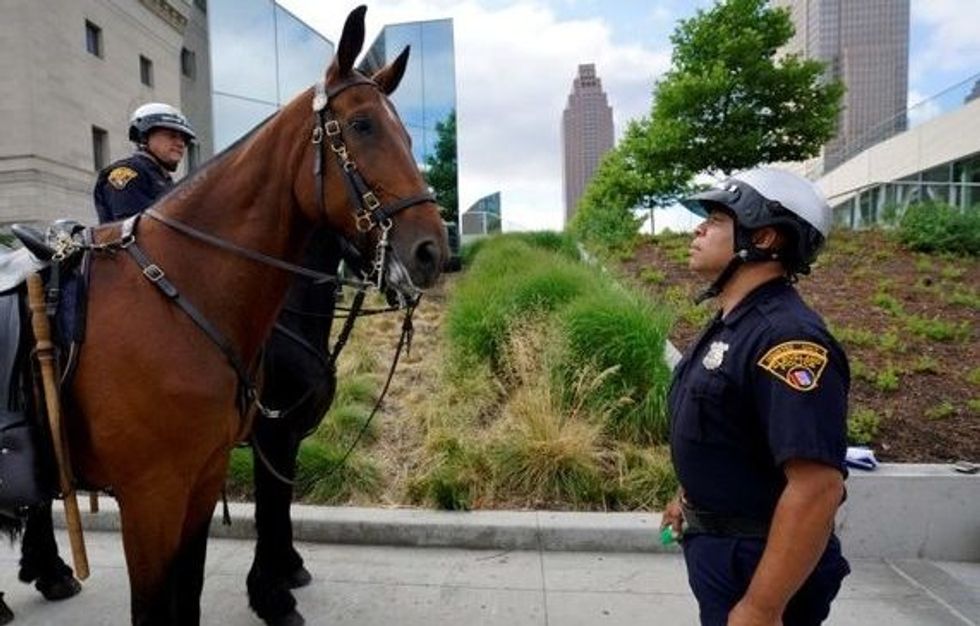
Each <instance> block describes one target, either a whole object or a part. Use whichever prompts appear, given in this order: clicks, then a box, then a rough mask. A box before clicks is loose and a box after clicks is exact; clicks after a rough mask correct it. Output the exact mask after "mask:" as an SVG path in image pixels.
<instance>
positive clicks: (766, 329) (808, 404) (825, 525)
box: [663, 168, 850, 626]
mask: <svg viewBox="0 0 980 626" xmlns="http://www.w3.org/2000/svg"><path fill="white" fill-rule="evenodd" d="M683 203H684V205H685V206H686V207H687V208H688V209H689V210H691V211H693V212H694V213H697V214H698V215H701V216H703V217H704V218H705V219H704V221H703V222H702V223H701V224H700V225H699V226H698V227H697V230H695V234H694V239H693V241H692V242H691V246H690V261H689V266H690V267H691V269H692V270H694V271H695V272H696V273H698V274H699V275H700V276H702V277H704V278H705V279H706V280H710V281H711V284H710V286H709V287H708V289H706V290H705V292H704V293H703V294H701V296H700V297H699V298H700V299H705V298H708V297H715V298H716V299H717V303H718V304H719V305H720V311H719V312H718V314H717V315H716V317H715V318H714V320H713V321H712V322H711V323H710V324H709V325H708V327H707V328H706V329H705V330H704V332H703V333H702V334H701V336H700V337H699V338H698V339H697V340H696V341H695V343H694V345H692V346H691V347H690V348H689V349H688V351H687V353H686V354H685V356H684V358H683V359H682V360H681V362H680V363H679V364H678V366H677V369H676V371H675V374H674V380H673V383H672V386H671V390H670V394H669V398H668V406H669V410H670V415H671V434H670V445H671V452H672V457H673V463H674V468H675V470H676V472H677V477H678V479H679V482H680V485H681V488H680V490H679V494H678V497H677V499H676V500H675V501H674V502H671V503H670V504H669V505H668V507H667V509H666V510H665V512H664V517H663V520H664V521H663V525H664V527H665V528H666V527H670V528H671V529H672V530H673V531H674V532H675V534H678V535H682V547H683V550H684V558H685V561H686V563H687V570H688V580H689V582H690V585H691V589H692V591H693V592H694V595H695V597H696V598H697V601H698V605H699V608H700V614H701V623H702V624H703V625H717V624H728V625H729V626H735V625H738V626H741V625H746V624H753V625H754V624H766V625H776V624H785V625H786V626H796V625H810V624H819V623H821V622H822V621H823V620H824V619H826V617H827V615H828V614H829V611H830V603H831V601H832V600H833V598H834V597H835V596H836V594H837V591H838V590H839V588H840V584H841V580H842V579H843V578H844V577H845V576H846V575H847V574H848V573H849V571H850V568H849V566H848V564H847V561H846V560H845V559H844V558H843V557H842V556H841V550H840V544H839V542H838V540H837V537H836V536H835V535H834V533H833V525H834V515H835V512H836V511H837V508H838V506H839V505H840V503H841V502H842V500H843V497H844V479H845V478H846V475H847V474H846V469H845V466H844V456H845V451H846V416H847V393H848V388H849V385H850V373H849V370H848V365H847V359H846V357H845V355H844V351H843V350H842V349H841V347H840V345H838V343H837V341H836V340H835V339H834V338H833V337H832V336H831V335H830V333H829V332H828V330H827V328H826V326H825V325H824V322H823V320H822V319H821V318H820V316H819V315H817V314H816V313H814V312H813V311H812V310H811V309H810V308H809V307H808V306H807V305H806V304H805V303H804V302H803V300H802V299H801V298H800V296H799V294H798V293H797V292H796V290H795V289H794V287H793V283H794V282H795V280H796V278H797V276H798V275H800V274H807V273H809V271H810V264H811V263H812V262H813V261H814V259H815V257H816V255H817V252H818V251H819V249H820V248H821V246H822V245H823V243H824V240H825V238H826V237H827V234H828V232H829V230H830V224H831V218H830V208H829V207H828V206H827V202H826V200H824V198H823V197H822V196H821V195H820V192H819V191H817V189H816V188H815V187H814V186H813V185H812V184H811V183H810V182H809V181H807V180H805V179H803V178H800V177H799V176H796V175H795V174H791V173H788V172H783V171H779V170H774V169H767V168H759V169H753V170H749V171H747V172H744V173H741V174H737V175H735V176H734V177H732V178H730V179H729V180H727V181H725V182H723V183H722V184H721V185H720V186H719V187H717V188H715V189H711V190H708V191H705V192H703V193H699V194H697V195H695V196H693V197H691V198H689V199H687V200H684V201H683Z"/></svg>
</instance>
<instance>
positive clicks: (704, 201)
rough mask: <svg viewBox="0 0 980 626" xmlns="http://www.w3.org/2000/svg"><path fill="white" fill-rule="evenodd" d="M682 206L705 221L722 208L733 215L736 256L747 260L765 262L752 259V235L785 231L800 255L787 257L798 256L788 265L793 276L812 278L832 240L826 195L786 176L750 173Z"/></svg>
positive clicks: (770, 172) (764, 169) (770, 171)
mask: <svg viewBox="0 0 980 626" xmlns="http://www.w3.org/2000/svg"><path fill="white" fill-rule="evenodd" d="M681 203H682V204H683V205H684V206H685V207H687V208H688V209H689V210H690V211H692V212H694V213H696V214H698V215H700V216H702V217H703V216H707V214H708V213H709V212H710V211H711V209H712V208H717V207H718V206H719V205H720V206H721V207H722V208H725V209H728V211H730V212H731V213H732V214H733V216H734V218H735V226H736V228H735V253H736V254H743V256H745V255H748V256H747V257H746V260H757V259H760V258H762V257H760V256H758V255H756V254H749V253H750V252H753V250H752V248H753V245H752V241H751V233H752V231H754V230H756V229H759V228H762V227H764V226H783V227H784V228H786V229H788V230H789V233H790V234H791V235H793V237H794V239H795V241H794V242H793V245H794V246H795V250H793V251H786V252H784V255H785V254H786V253H788V252H793V254H790V255H789V257H790V258H784V262H786V263H787V266H788V267H789V269H790V270H791V271H794V272H799V273H803V274H805V273H808V272H809V269H810V263H812V262H813V261H814V259H816V257H817V254H818V253H819V252H820V249H821V248H822V247H823V244H824V242H825V241H826V239H827V236H828V235H829V234H830V227H831V222H832V217H831V211H830V206H829V205H828V204H827V200H826V199H824V197H823V194H821V193H820V190H819V189H817V187H816V185H814V184H813V183H811V182H810V181H808V180H807V179H805V178H803V177H802V176H799V175H797V174H793V173H792V172H787V171H784V170H777V169H773V168H768V167H760V168H755V169H751V170H746V171H744V172H741V173H739V174H735V175H734V176H732V177H731V178H729V179H727V180H725V181H724V182H722V183H721V184H720V185H718V186H717V187H715V188H713V189H708V190H707V191H703V192H701V193H698V194H695V195H693V196H691V197H690V198H686V199H684V200H681ZM743 251H744V252H743Z"/></svg>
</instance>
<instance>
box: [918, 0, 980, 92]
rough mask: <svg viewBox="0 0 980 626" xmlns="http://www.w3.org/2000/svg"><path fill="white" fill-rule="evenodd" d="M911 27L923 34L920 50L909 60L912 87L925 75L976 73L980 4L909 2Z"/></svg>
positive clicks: (971, 1)
mask: <svg viewBox="0 0 980 626" xmlns="http://www.w3.org/2000/svg"><path fill="white" fill-rule="evenodd" d="M911 11H912V23H913V24H916V25H918V26H920V27H921V28H923V29H926V30H927V34H926V40H925V41H923V42H922V47H921V50H918V51H916V53H915V54H913V55H912V58H911V66H912V68H911V70H912V76H913V83H914V82H915V79H916V78H917V77H920V76H922V75H924V74H926V73H928V72H935V71H941V72H964V71H965V72H969V73H972V72H976V71H977V70H978V69H980V37H977V24H980V2H977V1H976V0H966V1H964V0H912V4H911Z"/></svg>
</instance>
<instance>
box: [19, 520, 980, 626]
mask: <svg viewBox="0 0 980 626" xmlns="http://www.w3.org/2000/svg"><path fill="white" fill-rule="evenodd" d="M59 542H60V545H62V546H67V545H68V544H67V537H66V536H65V535H64V533H62V532H60V531H59ZM86 545H87V547H88V552H89V560H90V563H91V569H92V575H91V577H90V578H89V579H88V580H87V581H85V588H84V590H83V591H82V593H81V594H80V595H79V596H78V597H76V598H72V599H70V600H67V601H64V602H60V603H51V602H46V601H45V600H43V599H42V598H41V596H40V595H39V594H38V593H36V592H35V591H34V590H33V588H31V587H28V586H27V585H24V584H22V583H20V582H18V581H17V579H16V570H17V568H16V562H17V558H18V552H17V548H16V547H15V546H9V545H4V546H3V548H0V589H4V590H6V598H7V602H8V604H10V606H11V607H12V608H13V610H14V612H15V613H16V615H17V619H16V621H15V622H14V624H19V625H21V626H29V625H45V626H47V625H49V624H72V625H75V624H77V625H79V626H95V625H103V624H106V625H108V624H113V625H115V624H126V623H128V615H129V613H128V591H127V583H126V572H125V565H124V562H123V556H122V544H121V542H120V538H119V535H118V534H116V533H113V532H87V533H86ZM251 549H252V543H251V541H248V540H234V539H212V540H211V543H210V545H209V555H208V565H207V580H206V582H205V590H204V599H203V604H202V606H203V612H204V619H203V622H204V624H210V625H215V626H217V625H220V626H237V625H259V624H260V622H259V621H258V620H257V619H256V618H255V617H254V616H253V615H252V614H251V612H250V611H249V610H248V608H247V602H246V599H245V593H244V578H245V572H246V570H247V569H248V566H249V563H250V561H251ZM301 550H302V552H303V554H304V555H305V556H306V558H307V565H308V567H309V569H310V571H312V572H313V575H314V577H315V579H314V582H313V584H312V585H310V586H309V587H307V588H305V589H303V590H300V591H299V592H298V598H299V601H300V605H301V609H302V611H303V613H304V614H305V615H306V618H307V622H308V623H309V624H324V625H326V624H331V625H332V624H357V625H375V624H377V625H381V624H384V625H390V624H399V625H407V626H413V625H422V624H425V625H426V626H431V625H435V624H467V625H470V624H474V625H475V624H481V625H488V626H492V625H500V626H524V625H528V626H531V625H534V626H538V625H549V626H579V625H581V626H593V625H603V626H620V625H623V626H625V625H634V624H651V625H654V624H695V623H696V616H697V613H696V607H695V604H694V601H693V599H692V598H691V595H690V592H689V591H688V588H687V582H686V579H685V573H684V565H683V561H682V560H681V557H680V556H679V555H677V554H663V553H596V552H548V551H534V550H523V551H499V550H497V551H494V550H467V549H453V548H417V547H415V548H413V547H383V546H349V545H336V544H312V543H309V544H303V545H302V546H301ZM852 565H853V568H854V573H853V574H852V575H851V576H850V577H849V578H848V579H847V580H846V581H845V584H844V588H843V590H842V591H841V594H840V596H839V599H838V601H837V602H836V604H835V606H834V610H833V612H832V613H831V619H830V621H829V623H830V624H834V625H841V626H921V625H932V624H937V625H940V624H941V625H947V624H948V625H956V626H962V625H964V624H972V625H974V626H980V564H977V563H955V562H934V561H919V560H900V561H885V560H859V561H854V562H853V563H852Z"/></svg>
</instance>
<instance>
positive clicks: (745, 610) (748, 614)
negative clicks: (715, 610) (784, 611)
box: [728, 598, 783, 626]
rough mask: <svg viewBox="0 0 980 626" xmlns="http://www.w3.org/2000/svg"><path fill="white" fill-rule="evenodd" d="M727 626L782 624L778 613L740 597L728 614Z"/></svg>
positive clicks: (777, 625)
mask: <svg viewBox="0 0 980 626" xmlns="http://www.w3.org/2000/svg"><path fill="white" fill-rule="evenodd" d="M728 626H783V619H782V617H781V616H780V615H779V614H778V613H776V614H773V613H772V612H771V611H766V610H763V609H761V608H759V607H757V606H755V605H753V604H751V603H749V602H746V601H745V598H742V600H741V601H740V602H739V603H738V604H736V605H735V608H734V609H732V611H731V613H729V614H728Z"/></svg>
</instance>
